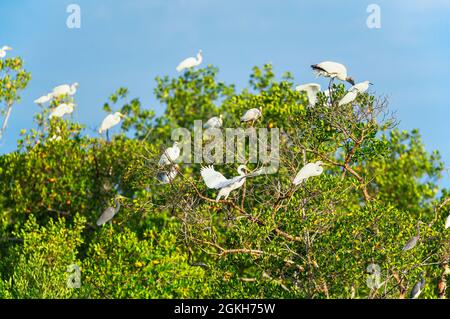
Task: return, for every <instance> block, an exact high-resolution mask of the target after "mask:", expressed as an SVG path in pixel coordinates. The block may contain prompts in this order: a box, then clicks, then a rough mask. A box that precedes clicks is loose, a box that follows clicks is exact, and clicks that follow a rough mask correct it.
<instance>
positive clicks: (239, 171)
mask: <svg viewBox="0 0 450 319" xmlns="http://www.w3.org/2000/svg"><path fill="white" fill-rule="evenodd" d="M238 174H239V176H245V172H244V168H243V167H239V168H238Z"/></svg>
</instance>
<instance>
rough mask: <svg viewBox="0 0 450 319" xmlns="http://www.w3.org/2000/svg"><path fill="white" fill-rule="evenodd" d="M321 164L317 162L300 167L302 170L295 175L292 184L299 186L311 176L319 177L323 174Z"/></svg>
mask: <svg viewBox="0 0 450 319" xmlns="http://www.w3.org/2000/svg"><path fill="white" fill-rule="evenodd" d="M322 165H323V162H322V161H317V162H315V163H308V164H306V165H305V166H303V167H302V169H301V170H300V171H299V172H298V173H297V175H296V176H295V178H294V180H293V181H292V184H294V185H299V184H301V183H302V182H303V181H305V180H307V179H308V178H310V177H313V176H319V175H320V174H322V173H323V167H322Z"/></svg>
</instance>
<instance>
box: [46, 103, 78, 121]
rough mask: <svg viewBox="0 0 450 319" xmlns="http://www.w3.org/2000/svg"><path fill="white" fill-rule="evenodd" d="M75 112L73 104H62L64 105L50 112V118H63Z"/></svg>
mask: <svg viewBox="0 0 450 319" xmlns="http://www.w3.org/2000/svg"><path fill="white" fill-rule="evenodd" d="M73 110H74V105H73V103H62V104H60V105H58V106H57V107H56V108H54V109H53V110H52V111H51V112H50V116H49V118H52V117H63V116H64V115H66V114H70V113H72V112H73Z"/></svg>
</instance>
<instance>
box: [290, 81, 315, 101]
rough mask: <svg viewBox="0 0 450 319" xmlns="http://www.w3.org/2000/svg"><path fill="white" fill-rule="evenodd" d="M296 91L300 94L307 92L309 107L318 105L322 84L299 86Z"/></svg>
mask: <svg viewBox="0 0 450 319" xmlns="http://www.w3.org/2000/svg"><path fill="white" fill-rule="evenodd" d="M295 90H296V91H298V92H306V96H307V97H308V101H309V105H312V106H314V105H316V102H317V93H319V92H320V84H317V83H307V84H303V85H297V86H296V87H295Z"/></svg>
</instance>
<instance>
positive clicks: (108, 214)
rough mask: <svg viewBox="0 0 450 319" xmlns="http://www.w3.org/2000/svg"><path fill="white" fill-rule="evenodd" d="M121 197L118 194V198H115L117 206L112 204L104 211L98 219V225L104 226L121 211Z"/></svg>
mask: <svg viewBox="0 0 450 319" xmlns="http://www.w3.org/2000/svg"><path fill="white" fill-rule="evenodd" d="M119 198H121V196H117V197H116V198H114V204H115V205H116V207H112V206H110V207H108V208H107V209H105V210H104V211H103V213H102V214H101V215H100V217H99V218H98V220H97V226H102V225H104V224H106V223H107V222H109V221H110V220H111V219H113V217H114V216H115V215H116V214H117V213H118V212H119V210H120V202H119V200H118V199H119Z"/></svg>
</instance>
